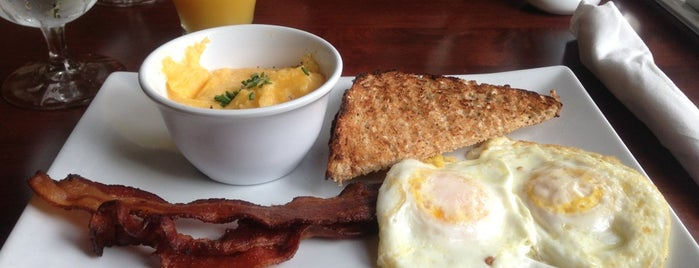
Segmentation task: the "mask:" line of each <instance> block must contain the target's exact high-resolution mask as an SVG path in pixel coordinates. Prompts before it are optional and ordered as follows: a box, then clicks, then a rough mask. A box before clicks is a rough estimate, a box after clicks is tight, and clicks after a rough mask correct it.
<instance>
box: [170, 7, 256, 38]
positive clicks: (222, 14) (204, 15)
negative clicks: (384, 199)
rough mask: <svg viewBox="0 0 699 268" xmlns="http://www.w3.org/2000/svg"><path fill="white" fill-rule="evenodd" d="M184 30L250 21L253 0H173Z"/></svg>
mask: <svg viewBox="0 0 699 268" xmlns="http://www.w3.org/2000/svg"><path fill="white" fill-rule="evenodd" d="M173 2H174V3H175V8H176V9H177V14H178V15H179V16H180V23H181V24H182V28H183V29H184V31H185V32H188V33H191V32H195V31H199V30H203V29H206V28H211V27H216V26H223V25H231V24H248V23H252V18H253V16H254V14H255V0H173Z"/></svg>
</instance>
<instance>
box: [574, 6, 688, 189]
mask: <svg viewBox="0 0 699 268" xmlns="http://www.w3.org/2000/svg"><path fill="white" fill-rule="evenodd" d="M570 30H571V32H572V33H573V35H575V36H576V37H577V39H578V46H579V48H580V60H581V61H582V63H583V64H584V65H585V66H586V67H587V68H588V69H590V71H592V72H593V73H594V74H595V75H596V76H597V78H599V79H600V81H602V83H604V85H605V86H606V87H607V88H608V89H609V90H610V91H611V92H612V93H613V94H614V96H616V97H617V98H618V99H619V100H620V101H621V102H623V103H624V105H626V107H627V108H628V109H629V110H630V111H631V112H633V113H634V114H635V115H636V117H638V118H639V119H640V120H641V121H643V122H644V123H645V124H646V126H648V128H650V130H651V131H653V133H654V134H655V136H656V137H657V138H658V139H659V140H660V142H661V143H662V144H663V145H664V146H665V147H666V148H668V149H669V150H670V152H672V154H673V155H674V156H675V158H677V160H679V161H680V163H681V164H682V166H684V168H685V169H686V170H687V172H689V174H690V176H692V177H693V178H694V181H695V182H696V183H697V184H699V109H697V106H696V105H694V103H692V101H691V100H689V98H687V96H686V95H685V94H684V93H682V91H680V89H679V88H677V86H676V85H675V84H674V83H673V82H672V81H671V80H670V78H668V77H667V76H666V75H665V73H663V71H661V70H660V69H659V68H658V66H657V65H655V62H654V61H653V55H652V54H651V52H650V50H649V49H648V47H647V46H646V45H645V44H644V43H643V40H641V38H640V37H639V36H638V35H637V34H636V32H635V31H634V30H633V28H632V27H631V25H630V24H629V23H628V22H627V21H626V19H624V17H623V16H622V14H621V12H619V10H618V9H617V7H616V6H615V5H614V3H613V2H611V1H610V2H607V3H606V4H603V5H600V6H596V5H590V4H586V3H584V2H583V3H581V4H580V5H579V6H578V8H577V10H576V11H575V13H574V14H573V17H572V19H571V25H570Z"/></svg>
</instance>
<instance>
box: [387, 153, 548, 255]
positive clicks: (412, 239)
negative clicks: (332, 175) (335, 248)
mask: <svg viewBox="0 0 699 268" xmlns="http://www.w3.org/2000/svg"><path fill="white" fill-rule="evenodd" d="M511 186H512V177H511V176H510V175H509V172H508V168H507V167H506V166H505V165H504V164H503V162H501V161H491V160H473V161H464V162H458V163H447V164H445V165H444V166H443V167H442V166H441V165H433V164H428V163H424V162H421V161H418V160H405V161H402V162H400V163H398V164H396V165H395V166H393V167H392V168H391V170H390V171H389V172H388V173H387V176H386V179H385V180H384V183H383V185H382V187H381V189H380V190H379V199H378V202H377V218H378V221H379V254H378V264H379V266H382V267H515V266H517V267H519V266H520V264H522V263H525V262H526V261H527V258H528V257H527V256H528V254H529V253H530V249H531V248H532V245H533V244H534V243H535V241H534V234H535V229H534V226H533V224H532V223H533V220H532V218H531V215H529V214H528V213H526V209H525V208H524V207H523V206H522V204H520V203H518V202H517V201H516V200H515V199H514V198H515V196H514V195H512V194H511V192H512V189H511Z"/></svg>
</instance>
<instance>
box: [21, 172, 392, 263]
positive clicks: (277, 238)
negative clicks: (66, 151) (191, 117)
mask: <svg viewBox="0 0 699 268" xmlns="http://www.w3.org/2000/svg"><path fill="white" fill-rule="evenodd" d="M29 184H30V186H31V187H32V189H33V190H34V192H35V193H36V194H37V195H38V196H40V197H41V198H43V199H44V200H46V201H48V202H49V203H51V204H53V205H55V206H58V207H62V208H65V209H80V210H85V211H87V212H90V213H92V218H91V219H90V223H89V230H90V238H91V240H92V245H93V251H94V252H95V254H97V255H100V256H101V255H102V253H103V249H104V247H111V246H131V245H146V246H150V247H153V248H154V249H155V250H156V251H155V253H156V254H158V255H159V256H160V262H161V266H162V267H201V266H204V267H217V266H230V265H231V264H235V265H236V266H240V267H266V266H268V265H272V264H277V263H281V262H283V261H286V260H288V259H290V258H291V257H293V255H294V254H295V252H296V250H297V249H298V246H299V243H300V241H301V240H303V239H306V238H311V237H323V238H331V239H344V238H354V237H361V236H365V235H370V234H375V233H376V232H377V230H378V226H377V224H376V218H375V204H376V198H377V195H378V187H379V184H363V183H354V184H349V185H347V187H346V188H345V189H344V190H343V191H342V193H340V194H339V195H338V196H337V197H333V198H325V199H324V198H317V197H297V198H294V199H293V200H292V201H291V202H289V203H287V204H285V205H277V206H260V205H256V204H253V203H250V202H246V201H242V200H229V199H202V200H196V201H193V202H190V203H184V204H182V203H180V204H172V203H168V202H167V201H165V200H163V199H162V198H160V197H158V196H157V195H155V194H152V193H149V192H146V191H143V190H140V189H137V188H134V187H128V186H123V185H105V184H101V183H97V182H94V181H91V180H88V179H86V178H83V177H81V176H79V175H68V176H67V177H66V178H65V179H63V180H60V181H55V180H53V179H51V178H50V177H49V176H48V175H47V174H46V173H43V172H37V174H36V175H35V176H34V177H32V178H30V180H29ZM178 218H193V219H198V220H200V221H202V222H206V223H230V222H236V223H237V225H238V226H237V227H236V228H234V229H228V230H226V232H225V233H224V234H223V235H222V236H221V237H220V238H218V239H195V238H192V237H191V236H189V235H186V234H182V233H179V232H178V231H177V228H176V224H175V220H176V219H178Z"/></svg>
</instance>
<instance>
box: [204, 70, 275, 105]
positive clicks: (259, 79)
mask: <svg viewBox="0 0 699 268" xmlns="http://www.w3.org/2000/svg"><path fill="white" fill-rule="evenodd" d="M271 83H272V81H270V80H269V76H267V75H265V73H264V72H262V73H260V74H258V73H253V74H252V75H250V78H249V79H247V80H245V81H240V84H241V87H240V89H238V90H235V91H233V92H231V91H228V90H226V92H224V93H223V94H221V95H216V96H214V100H215V101H217V102H219V103H220V104H221V107H226V106H228V104H230V103H231V101H233V99H235V97H236V96H238V93H240V90H241V89H252V88H255V87H258V88H261V87H263V86H264V85H269V84H271ZM254 99H255V91H252V92H250V94H248V100H254Z"/></svg>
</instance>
